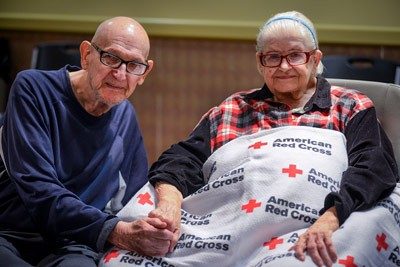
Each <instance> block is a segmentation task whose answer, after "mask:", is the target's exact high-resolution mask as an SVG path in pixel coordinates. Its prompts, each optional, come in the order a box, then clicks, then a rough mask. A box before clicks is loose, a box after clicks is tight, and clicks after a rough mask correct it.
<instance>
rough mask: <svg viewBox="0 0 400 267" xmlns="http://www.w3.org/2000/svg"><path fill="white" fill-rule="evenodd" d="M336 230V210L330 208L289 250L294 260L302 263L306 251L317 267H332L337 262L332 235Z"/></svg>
mask: <svg viewBox="0 0 400 267" xmlns="http://www.w3.org/2000/svg"><path fill="white" fill-rule="evenodd" d="M338 228H339V219H338V217H337V213H336V208H335V207H331V208H329V209H328V210H327V211H326V212H325V213H324V214H322V215H321V217H320V218H319V219H318V220H317V221H316V222H315V223H314V224H313V225H312V226H310V228H308V230H307V231H306V232H305V233H304V234H302V235H301V236H300V238H299V240H298V241H297V243H296V244H295V245H294V246H293V247H291V248H290V250H294V252H295V256H296V258H297V259H299V260H301V261H304V259H305V255H304V252H305V251H307V254H308V255H309V256H310V257H311V259H312V260H313V262H314V263H315V264H316V265H317V266H324V265H325V266H332V264H333V263H334V262H336V260H337V255H336V250H335V247H334V246H333V243H332V233H333V232H334V231H336V230H337V229H338Z"/></svg>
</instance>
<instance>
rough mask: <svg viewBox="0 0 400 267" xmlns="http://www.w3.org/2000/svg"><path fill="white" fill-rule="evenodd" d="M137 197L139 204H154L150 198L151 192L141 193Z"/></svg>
mask: <svg viewBox="0 0 400 267" xmlns="http://www.w3.org/2000/svg"><path fill="white" fill-rule="evenodd" d="M137 198H138V199H139V201H138V202H139V204H142V205H144V204H150V205H153V201H151V200H150V198H151V196H150V194H149V192H146V193H145V194H140V195H139V196H138V197H137Z"/></svg>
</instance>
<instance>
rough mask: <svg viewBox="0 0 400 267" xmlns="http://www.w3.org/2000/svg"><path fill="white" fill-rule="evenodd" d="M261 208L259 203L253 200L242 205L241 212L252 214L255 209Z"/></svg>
mask: <svg viewBox="0 0 400 267" xmlns="http://www.w3.org/2000/svg"><path fill="white" fill-rule="evenodd" d="M260 206H261V202H256V200H255V199H250V200H249V202H247V204H246V205H242V210H246V213H250V212H253V210H254V209H255V208H258V207H260Z"/></svg>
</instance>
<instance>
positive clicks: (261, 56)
mask: <svg viewBox="0 0 400 267" xmlns="http://www.w3.org/2000/svg"><path fill="white" fill-rule="evenodd" d="M315 51H317V49H313V50H311V51H306V52H292V53H289V54H286V55H284V56H282V55H280V57H281V60H280V61H279V64H276V65H274V66H266V65H264V61H263V58H264V57H265V56H267V55H268V53H267V54H263V53H260V55H259V56H258V58H259V60H260V63H261V66H263V67H266V68H276V67H279V66H280V65H281V64H282V60H283V59H285V60H286V62H287V63H288V64H289V65H290V66H292V67H294V66H300V65H304V64H307V63H308V61H310V57H311V55H312V54H313V53H315ZM294 53H301V54H305V55H306V61H305V62H304V63H300V64H292V63H290V62H289V60H288V59H287V57H288V56H289V55H291V54H294Z"/></svg>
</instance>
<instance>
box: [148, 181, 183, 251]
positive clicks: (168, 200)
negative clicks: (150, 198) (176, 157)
mask: <svg viewBox="0 0 400 267" xmlns="http://www.w3.org/2000/svg"><path fill="white" fill-rule="evenodd" d="M155 189H156V194H157V199H158V204H157V208H156V209H155V210H153V211H151V212H150V213H149V215H148V216H149V218H158V219H160V220H161V221H162V222H165V223H166V224H167V227H166V229H168V230H169V231H171V232H172V233H173V238H172V239H171V241H170V246H169V252H172V251H173V249H174V247H175V245H176V243H177V242H178V239H179V235H180V228H181V205H182V200H183V197H182V194H181V192H180V191H179V190H178V189H177V188H176V187H175V186H173V185H170V184H167V183H157V184H156V187H155Z"/></svg>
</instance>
